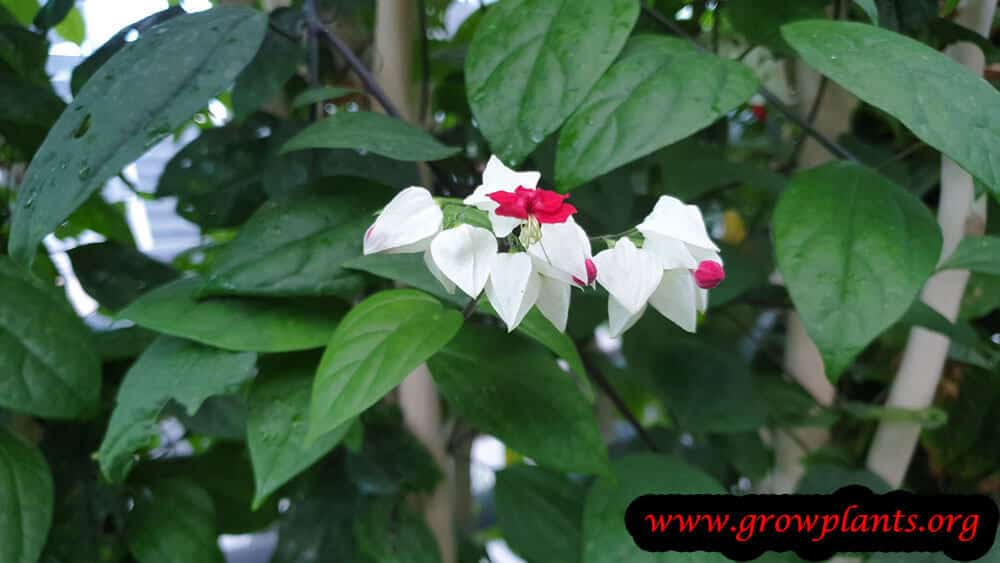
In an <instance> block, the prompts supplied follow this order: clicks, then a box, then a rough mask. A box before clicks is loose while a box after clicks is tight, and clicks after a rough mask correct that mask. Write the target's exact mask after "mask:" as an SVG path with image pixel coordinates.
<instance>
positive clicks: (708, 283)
mask: <svg viewBox="0 0 1000 563" xmlns="http://www.w3.org/2000/svg"><path fill="white" fill-rule="evenodd" d="M724 279H726V271H725V270H723V269H722V264H719V263H718V262H716V261H714V260H702V261H701V263H700V264H698V269H697V270H695V272H694V281H695V283H697V284H698V287H700V288H702V289H712V288H714V287H716V286H718V285H719V284H720V283H722V280H724Z"/></svg>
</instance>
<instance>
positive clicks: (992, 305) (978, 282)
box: [958, 274, 1000, 319]
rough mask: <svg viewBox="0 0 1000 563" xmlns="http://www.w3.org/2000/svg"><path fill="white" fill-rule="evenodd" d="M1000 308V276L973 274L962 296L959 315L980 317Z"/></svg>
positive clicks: (961, 316) (969, 317)
mask: <svg viewBox="0 0 1000 563" xmlns="http://www.w3.org/2000/svg"><path fill="white" fill-rule="evenodd" d="M997 308H1000V276H986V275H982V274H972V275H971V276H969V283H968V284H967V285H966V286H965V295H964V296H962V308H961V310H960V311H959V314H958V317H959V318H961V319H978V318H980V317H985V316H986V315H989V314H990V313H992V312H993V311H994V310H996V309H997Z"/></svg>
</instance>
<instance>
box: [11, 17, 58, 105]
mask: <svg viewBox="0 0 1000 563" xmlns="http://www.w3.org/2000/svg"><path fill="white" fill-rule="evenodd" d="M48 58H49V42H48V40H46V38H45V36H44V35H42V34H41V33H35V32H34V31H28V30H27V29H24V28H23V27H20V26H16V25H6V24H2V23H0V61H2V62H4V63H7V66H9V67H10V69H11V70H12V71H13V72H14V74H17V75H18V76H20V77H21V78H24V79H27V80H29V81H30V82H33V83H35V84H38V85H41V86H44V85H47V84H48V83H49V77H48V75H47V74H46V73H45V63H46V61H47V60H48ZM5 86H6V84H5ZM59 111H62V109H61V108H60V109H59ZM58 116H59V112H58V111H57V112H56V115H55V116H54V117H53V118H52V121H55V119H56V118H57V117H58Z"/></svg>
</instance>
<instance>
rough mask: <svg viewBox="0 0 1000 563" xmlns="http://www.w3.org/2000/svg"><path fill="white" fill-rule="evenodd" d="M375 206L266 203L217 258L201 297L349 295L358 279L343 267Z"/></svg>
mask: <svg viewBox="0 0 1000 563" xmlns="http://www.w3.org/2000/svg"><path fill="white" fill-rule="evenodd" d="M382 203H383V204H384V202H382ZM378 207H379V204H364V203H362V200H361V198H359V197H351V196H340V197H309V198H303V199H296V200H293V201H290V202H285V203H267V204H265V205H264V206H263V207H262V208H261V209H260V210H259V211H257V213H255V214H254V215H253V217H251V218H250V220H249V221H247V223H246V224H245V225H243V227H242V228H241V229H240V234H239V235H238V236H237V237H236V239H235V240H233V241H232V242H231V243H229V244H227V245H226V246H225V247H224V248H223V249H222V251H221V252H220V253H219V255H218V256H217V257H216V260H215V262H214V264H213V267H212V270H211V272H210V273H209V275H208V279H207V281H206V285H205V288H204V290H203V293H204V294H206V295H213V294H214V295H225V294H230V295H264V296H267V295H271V296H296V295H350V293H352V292H353V291H356V290H357V289H359V288H360V286H361V278H360V276H359V275H358V274H357V273H356V272H354V271H351V270H346V269H345V268H344V267H343V266H342V264H343V263H344V262H345V261H347V260H349V259H353V258H357V257H358V256H360V255H361V241H362V238H363V237H364V233H365V229H366V228H367V227H368V225H370V224H371V222H372V220H373V219H372V217H373V212H374V211H375V210H376V209H378Z"/></svg>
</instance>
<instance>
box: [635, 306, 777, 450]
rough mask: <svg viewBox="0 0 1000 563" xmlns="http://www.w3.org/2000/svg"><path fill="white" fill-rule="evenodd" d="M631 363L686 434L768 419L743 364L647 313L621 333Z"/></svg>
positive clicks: (741, 428)
mask: <svg viewBox="0 0 1000 563" xmlns="http://www.w3.org/2000/svg"><path fill="white" fill-rule="evenodd" d="M624 340H625V342H624V352H625V357H626V358H627V359H628V364H629V367H631V368H633V369H634V370H635V375H636V376H638V378H639V380H640V381H642V382H643V383H644V385H643V386H644V387H645V388H646V389H647V390H648V391H650V392H652V393H654V394H655V395H656V396H657V397H660V398H661V399H662V400H663V402H664V403H665V404H666V406H667V410H668V411H669V412H670V414H671V415H672V417H673V419H674V421H675V422H676V423H677V425H678V427H679V428H680V429H682V430H685V431H689V432H720V433H722V432H726V433H731V432H748V431H754V430H756V429H757V428H759V427H761V426H763V425H764V424H765V423H766V420H767V410H766V406H765V400H764V398H763V397H762V396H761V394H760V391H759V389H758V388H757V383H756V382H755V381H754V377H753V376H752V375H751V374H750V370H749V369H748V368H747V365H746V364H745V363H744V362H743V361H742V360H741V359H740V357H739V356H738V355H734V354H720V353H719V351H718V348H717V347H716V346H714V345H712V344H709V343H707V342H706V341H705V337H704V336H701V335H698V336H695V335H692V334H690V333H686V332H684V331H683V330H681V329H680V328H677V327H676V326H675V325H673V324H672V323H670V322H669V321H667V320H666V319H664V318H662V317H660V316H659V315H652V314H650V315H646V316H645V317H644V318H643V319H642V320H640V321H639V322H638V323H637V324H636V326H635V327H634V328H632V329H631V330H630V331H629V333H628V335H627V336H626V337H625V339H624Z"/></svg>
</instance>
